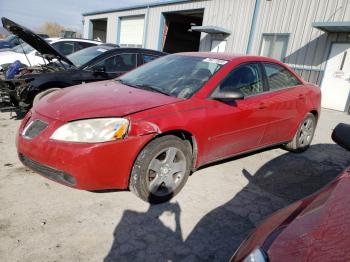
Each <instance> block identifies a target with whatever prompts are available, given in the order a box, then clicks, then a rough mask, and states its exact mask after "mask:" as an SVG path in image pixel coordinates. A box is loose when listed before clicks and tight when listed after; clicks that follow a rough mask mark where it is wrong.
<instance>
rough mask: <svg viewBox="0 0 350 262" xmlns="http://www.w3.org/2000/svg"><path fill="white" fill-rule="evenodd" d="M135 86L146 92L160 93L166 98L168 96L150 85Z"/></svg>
mask: <svg viewBox="0 0 350 262" xmlns="http://www.w3.org/2000/svg"><path fill="white" fill-rule="evenodd" d="M135 86H136V87H138V88H141V89H144V90H148V91H152V92H156V93H160V94H163V95H166V96H170V95H169V94H168V93H166V92H164V91H162V90H159V89H158V88H155V87H153V86H151V85H147V84H139V85H135Z"/></svg>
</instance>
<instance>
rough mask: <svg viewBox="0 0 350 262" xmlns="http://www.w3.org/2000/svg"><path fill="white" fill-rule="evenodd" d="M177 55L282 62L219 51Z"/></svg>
mask: <svg viewBox="0 0 350 262" xmlns="http://www.w3.org/2000/svg"><path fill="white" fill-rule="evenodd" d="M176 54H177V55H186V56H196V57H204V58H212V59H220V60H226V61H232V60H236V59H242V58H244V59H245V60H248V61H269V62H273V63H278V64H281V62H280V61H278V60H276V59H273V58H270V57H263V56H253V55H245V54H231V53H224V52H223V53H221V52H220V53H217V52H183V53H176Z"/></svg>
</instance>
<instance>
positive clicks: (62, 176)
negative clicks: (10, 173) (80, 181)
mask: <svg viewBox="0 0 350 262" xmlns="http://www.w3.org/2000/svg"><path fill="white" fill-rule="evenodd" d="M19 159H20V160H21V162H22V163H23V164H24V165H25V166H27V167H29V168H31V169H32V170H34V171H35V172H37V173H39V174H41V175H43V176H45V177H47V178H50V179H52V180H55V181H57V182H59V183H62V184H66V185H69V186H74V185H75V184H76V181H75V178H74V177H73V176H71V175H69V174H67V173H65V172H63V171H60V170H57V169H54V168H51V167H48V166H45V165H42V164H40V163H38V162H36V161H34V160H32V159H30V158H28V157H26V156H24V155H23V154H19Z"/></svg>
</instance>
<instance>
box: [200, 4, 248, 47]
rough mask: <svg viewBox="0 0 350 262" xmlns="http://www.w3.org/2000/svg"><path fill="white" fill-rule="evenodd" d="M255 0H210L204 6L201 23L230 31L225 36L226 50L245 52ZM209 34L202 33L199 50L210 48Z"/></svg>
mask: <svg viewBox="0 0 350 262" xmlns="http://www.w3.org/2000/svg"><path fill="white" fill-rule="evenodd" d="M254 5H255V0H234V1H232V0H212V1H208V3H207V5H206V7H205V13H204V18H203V25H213V26H220V27H224V28H227V29H230V30H231V31H232V33H231V35H230V36H228V37H227V38H226V40H227V44H226V51H227V52H231V53H245V50H246V48H247V44H248V38H249V33H250V27H251V23H252V18H253V12H254ZM211 40H212V38H211V36H209V35H207V34H202V37H201V46H200V50H201V51H208V50H210V48H211Z"/></svg>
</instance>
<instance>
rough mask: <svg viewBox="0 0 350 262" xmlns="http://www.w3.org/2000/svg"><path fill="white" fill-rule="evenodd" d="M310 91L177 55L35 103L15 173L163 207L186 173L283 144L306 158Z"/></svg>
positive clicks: (207, 56)
mask: <svg viewBox="0 0 350 262" xmlns="http://www.w3.org/2000/svg"><path fill="white" fill-rule="evenodd" d="M320 99H321V92H320V89H319V87H317V86H315V85H312V84H309V83H306V82H305V81H304V80H302V79H301V78H300V77H299V76H298V75H297V74H296V73H295V72H293V71H292V70H291V69H290V68H289V67H287V66H286V65H284V64H283V63H281V62H279V61H276V60H274V59H271V58H265V57H256V56H235V55H230V54H225V53H200V52H198V53H179V54H173V55H168V56H164V57H161V58H158V59H156V60H154V61H152V62H150V63H147V64H145V65H143V66H141V67H139V68H137V69H135V70H132V71H131V72H128V73H126V74H125V75H123V76H121V77H119V78H117V79H114V80H109V81H102V82H96V83H87V84H83V85H80V86H73V87H69V88H65V89H63V90H61V91H58V92H55V93H53V94H51V95H49V96H45V97H43V98H42V99H41V100H39V102H38V103H37V104H35V105H34V107H33V108H32V109H31V110H30V111H29V113H28V114H27V115H26V116H25V118H24V119H23V121H22V124H21V126H20V128H19V132H18V136H17V150H18V155H19V158H20V160H21V161H22V162H23V163H24V165H26V166H28V167H29V168H31V169H33V170H35V171H36V172H38V173H39V174H41V175H43V176H45V177H47V178H50V179H52V180H55V181H57V182H59V183H62V184H64V185H67V186H70V187H74V188H79V189H85V190H105V189H130V190H132V191H133V192H135V194H136V195H137V196H139V197H140V198H141V199H143V200H145V201H149V202H152V203H157V202H162V201H167V200H169V199H170V198H171V197H173V196H174V195H176V194H177V193H178V192H179V191H180V190H181V189H182V188H183V186H184V185H185V183H186V181H187V178H188V177H189V174H190V173H191V171H193V170H196V169H197V168H199V167H200V166H203V165H205V164H208V163H210V162H214V161H218V160H221V159H224V158H227V157H231V156H234V155H239V154H243V153H246V152H250V151H253V150H258V149H261V148H265V147H269V146H271V145H283V146H284V147H285V148H287V149H289V150H292V151H295V152H302V151H305V150H306V149H307V148H308V147H309V145H310V143H311V141H312V138H313V135H314V131H315V128H316V123H317V119H318V117H319V114H320Z"/></svg>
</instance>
